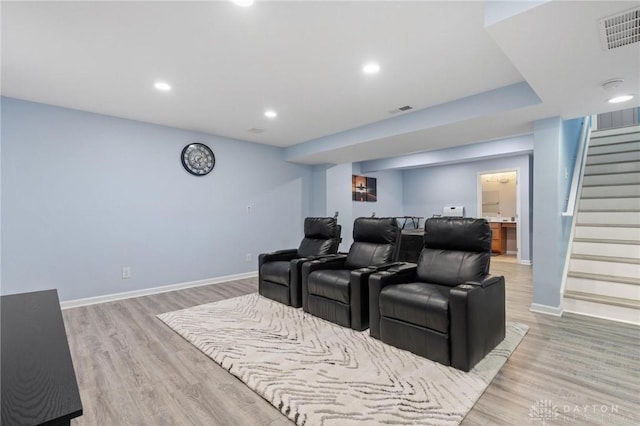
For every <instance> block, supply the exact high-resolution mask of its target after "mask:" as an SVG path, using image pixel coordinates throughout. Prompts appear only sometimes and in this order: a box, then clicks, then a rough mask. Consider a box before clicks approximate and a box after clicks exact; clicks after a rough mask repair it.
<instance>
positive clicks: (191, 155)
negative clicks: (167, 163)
mask: <svg viewBox="0 0 640 426" xmlns="http://www.w3.org/2000/svg"><path fill="white" fill-rule="evenodd" d="M181 158H182V165H183V166H184V168H185V170H186V171H188V172H189V173H191V174H192V175H195V176H204V175H206V174H208V173H209V172H210V171H211V170H213V167H214V166H215V165H216V157H215V155H213V151H211V148H209V147H208V146H206V145H205V144H202V143H190V144H189V145H187V146H185V147H184V149H183V150H182V156H181Z"/></svg>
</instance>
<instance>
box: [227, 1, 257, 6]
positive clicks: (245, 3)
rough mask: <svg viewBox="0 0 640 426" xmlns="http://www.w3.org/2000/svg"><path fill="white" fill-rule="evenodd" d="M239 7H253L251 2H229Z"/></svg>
mask: <svg viewBox="0 0 640 426" xmlns="http://www.w3.org/2000/svg"><path fill="white" fill-rule="evenodd" d="M231 1H233V2H234V3H235V4H236V5H238V6H240V7H249V6H252V5H253V0H231Z"/></svg>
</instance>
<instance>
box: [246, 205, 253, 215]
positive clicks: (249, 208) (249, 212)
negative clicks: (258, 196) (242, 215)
mask: <svg viewBox="0 0 640 426" xmlns="http://www.w3.org/2000/svg"><path fill="white" fill-rule="evenodd" d="M251 210H253V207H252V206H251V204H247V214H251Z"/></svg>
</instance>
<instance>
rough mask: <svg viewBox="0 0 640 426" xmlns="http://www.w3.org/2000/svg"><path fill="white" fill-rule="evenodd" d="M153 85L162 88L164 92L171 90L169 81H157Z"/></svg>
mask: <svg viewBox="0 0 640 426" xmlns="http://www.w3.org/2000/svg"><path fill="white" fill-rule="evenodd" d="M153 87H155V88H156V89H158V90H162V91H163V92H168V91H169V90H171V85H170V84H168V83H165V82H164V81H156V83H155V84H154V85H153Z"/></svg>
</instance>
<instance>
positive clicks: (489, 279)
mask: <svg viewBox="0 0 640 426" xmlns="http://www.w3.org/2000/svg"><path fill="white" fill-rule="evenodd" d="M501 281H502V282H504V277H503V276H500V275H487V276H486V277H484V279H483V280H482V281H480V282H478V281H467V282H466V283H464V284H468V285H472V286H476V287H477V286H480V287H483V288H486V287H489V286H492V285H495V284H499V283H500V282H501Z"/></svg>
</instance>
